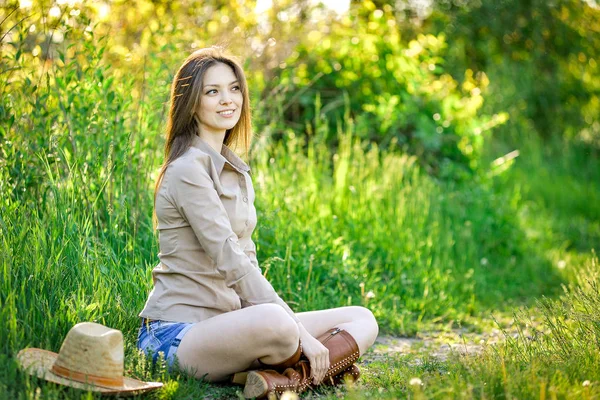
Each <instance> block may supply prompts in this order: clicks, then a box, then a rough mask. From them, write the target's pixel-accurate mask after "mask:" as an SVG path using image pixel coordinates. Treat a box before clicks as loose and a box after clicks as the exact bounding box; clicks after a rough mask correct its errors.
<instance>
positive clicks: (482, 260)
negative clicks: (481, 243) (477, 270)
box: [479, 257, 488, 265]
mask: <svg viewBox="0 0 600 400" xmlns="http://www.w3.org/2000/svg"><path fill="white" fill-rule="evenodd" d="M479 262H480V263H481V265H488V259H487V258H485V257H483V258H482V259H481V261H479Z"/></svg>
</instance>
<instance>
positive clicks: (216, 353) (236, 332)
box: [177, 304, 299, 381]
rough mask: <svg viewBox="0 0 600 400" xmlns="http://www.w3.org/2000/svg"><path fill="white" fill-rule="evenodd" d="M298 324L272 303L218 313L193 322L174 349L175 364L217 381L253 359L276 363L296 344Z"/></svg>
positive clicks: (293, 350) (197, 375)
mask: <svg viewBox="0 0 600 400" xmlns="http://www.w3.org/2000/svg"><path fill="white" fill-rule="evenodd" d="M298 341H299V335H298V325H297V324H296V322H295V321H294V320H293V319H292V318H291V317H290V316H289V315H288V314H287V313H286V311H285V310H284V309H283V308H281V307H280V306H278V305H275V304H262V305H258V306H253V307H247V308H243V309H241V310H236V311H232V312H228V313H225V314H221V315H218V316H216V317H213V318H210V319H207V320H205V321H202V322H199V323H197V324H195V325H194V326H193V327H192V328H191V329H190V330H189V331H188V332H187V333H186V334H185V336H184V337H183V339H181V344H180V345H179V348H178V349H177V358H178V360H179V366H180V367H181V368H182V369H183V370H185V371H187V372H188V373H189V374H190V375H192V376H195V377H197V378H201V377H203V376H204V375H206V377H205V379H207V380H209V381H220V380H223V379H226V378H227V377H228V376H229V375H231V374H233V373H235V372H239V371H243V370H245V369H247V368H248V367H250V366H251V365H252V363H253V362H254V361H255V360H256V359H260V360H261V361H262V362H264V363H267V364H277V363H279V362H282V361H284V360H286V359H288V358H289V357H291V356H292V354H294V352H295V351H296V350H297V348H298Z"/></svg>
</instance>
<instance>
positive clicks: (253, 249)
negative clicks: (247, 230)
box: [244, 239, 262, 273]
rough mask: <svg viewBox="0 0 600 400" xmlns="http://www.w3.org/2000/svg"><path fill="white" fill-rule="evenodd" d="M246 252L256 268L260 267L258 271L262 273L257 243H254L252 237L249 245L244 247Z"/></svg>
mask: <svg viewBox="0 0 600 400" xmlns="http://www.w3.org/2000/svg"><path fill="white" fill-rule="evenodd" d="M244 253H245V254H246V255H247V256H248V258H249V259H250V262H251V263H252V265H253V266H254V268H256V269H258V272H260V273H262V270H261V268H260V266H259V265H258V259H257V258H256V244H254V241H253V240H252V239H250V243H249V244H248V247H246V249H244Z"/></svg>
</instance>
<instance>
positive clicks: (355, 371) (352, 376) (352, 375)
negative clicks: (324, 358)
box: [323, 364, 360, 386]
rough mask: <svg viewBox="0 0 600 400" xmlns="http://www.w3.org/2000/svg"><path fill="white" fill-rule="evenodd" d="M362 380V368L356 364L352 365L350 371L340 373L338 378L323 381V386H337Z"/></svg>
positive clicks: (333, 377)
mask: <svg viewBox="0 0 600 400" xmlns="http://www.w3.org/2000/svg"><path fill="white" fill-rule="evenodd" d="M358 378H360V368H358V366H357V365H356V364H352V365H351V366H350V367H349V368H348V369H346V370H344V371H342V372H340V373H339V374H337V375H336V376H332V377H329V378H327V379H323V385H328V386H337V385H341V384H343V383H346V382H348V381H350V382H356V381H357V380H358Z"/></svg>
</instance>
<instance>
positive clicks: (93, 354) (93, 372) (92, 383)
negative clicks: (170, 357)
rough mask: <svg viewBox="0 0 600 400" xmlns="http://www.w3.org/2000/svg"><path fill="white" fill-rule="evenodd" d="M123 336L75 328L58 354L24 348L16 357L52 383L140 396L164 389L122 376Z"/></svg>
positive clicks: (100, 328) (84, 325)
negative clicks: (147, 392) (140, 394)
mask: <svg viewBox="0 0 600 400" xmlns="http://www.w3.org/2000/svg"><path fill="white" fill-rule="evenodd" d="M123 353H124V352H123V334H122V333H121V331H118V330H116V329H111V328H107V327H106V326H104V325H100V324H96V323H93V322H81V323H79V324H77V325H75V326H74V327H73V328H71V330H70V331H69V333H68V334H67V337H66V338H65V340H64V341H63V343H62V346H61V347H60V351H59V353H58V354H56V353H53V352H51V351H47V350H42V349H34V348H30V349H24V350H21V351H20V352H19V354H17V361H18V362H19V364H20V365H21V367H22V368H23V369H25V370H26V371H27V372H28V373H30V374H32V375H37V376H38V377H40V378H43V379H45V380H47V381H50V382H55V383H58V384H61V385H67V386H72V387H74V388H78V389H84V390H91V391H94V392H100V393H102V394H114V395H117V394H120V395H125V394H130V395H134V394H139V393H143V392H146V391H149V390H153V389H158V388H160V387H162V385H163V384H162V383H160V382H142V381H138V380H136V379H132V378H127V377H125V376H123V360H124V354H123Z"/></svg>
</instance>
